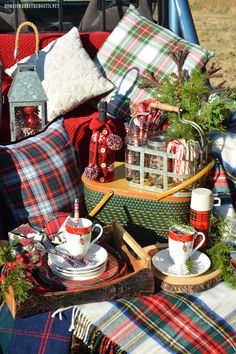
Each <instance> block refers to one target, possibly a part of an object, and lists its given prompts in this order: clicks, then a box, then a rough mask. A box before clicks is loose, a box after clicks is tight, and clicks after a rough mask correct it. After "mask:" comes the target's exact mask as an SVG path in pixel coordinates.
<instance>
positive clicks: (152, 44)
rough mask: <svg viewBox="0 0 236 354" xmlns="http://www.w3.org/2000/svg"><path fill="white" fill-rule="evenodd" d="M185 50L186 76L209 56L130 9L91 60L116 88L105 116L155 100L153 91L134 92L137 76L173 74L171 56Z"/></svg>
mask: <svg viewBox="0 0 236 354" xmlns="http://www.w3.org/2000/svg"><path fill="white" fill-rule="evenodd" d="M185 48H186V49H188V50H189V54H188V57H187V59H186V61H185V65H184V68H185V69H187V70H189V71H190V72H191V71H192V70H193V69H194V68H196V67H203V66H204V65H205V63H206V62H207V61H208V60H209V59H210V57H211V56H212V55H213V53H211V52H209V51H207V50H205V49H203V48H201V47H200V46H198V45H196V44H192V43H188V42H187V41H185V40H183V39H182V38H180V37H179V36H177V35H176V34H174V33H173V32H171V31H170V30H167V29H165V28H163V27H161V26H158V25H156V24H155V23H153V22H151V21H149V20H147V19H146V18H145V17H143V16H141V15H140V14H139V12H138V11H137V10H136V8H135V7H134V6H133V5H130V7H129V8H128V10H127V12H126V13H125V15H124V16H123V18H122V19H121V21H120V22H119V23H118V25H117V26H116V28H115V29H114V30H113V32H112V33H111V34H110V36H109V37H108V38H107V39H106V41H105V42H104V44H103V45H102V46H101V47H100V49H99V51H98V53H97V55H96V57H95V63H96V65H97V66H98V67H99V68H100V69H101V71H102V72H103V74H104V75H105V76H106V78H108V79H109V80H110V81H111V82H112V83H113V84H114V85H115V86H116V90H115V91H113V92H112V93H111V94H110V95H109V98H108V99H109V103H108V111H109V113H110V114H112V115H113V116H115V117H117V118H118V117H121V116H123V117H127V116H129V115H130V113H132V109H134V108H135V105H136V104H137V103H139V102H141V101H143V100H145V99H147V98H151V97H156V96H157V92H156V89H155V88H152V89H149V90H141V89H139V88H138V85H139V84H140V76H141V75H142V74H143V72H144V71H145V70H146V69H148V70H150V71H152V72H154V74H155V77H156V79H158V80H159V81H161V80H162V79H163V78H164V77H165V76H166V75H167V74H170V73H172V72H173V71H175V72H177V68H176V64H175V62H174V61H173V59H172V54H171V53H172V52H173V51H174V52H176V51H177V50H179V49H185Z"/></svg>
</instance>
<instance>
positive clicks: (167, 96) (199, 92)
mask: <svg viewBox="0 0 236 354" xmlns="http://www.w3.org/2000/svg"><path fill="white" fill-rule="evenodd" d="M172 56H173V60H174V62H175V64H176V68H177V74H176V73H172V74H170V75H168V76H166V77H165V78H164V79H163V80H162V81H161V82H159V81H158V80H157V79H156V78H155V76H154V73H150V72H149V74H148V75H147V73H146V78H145V77H143V81H144V85H143V87H145V88H149V87H150V88H152V87H156V88H157V97H158V100H159V101H160V102H161V103H166V104H169V105H173V106H178V107H180V108H181V111H182V112H181V116H182V118H184V120H187V121H188V120H189V121H194V122H196V123H197V124H198V125H199V126H200V127H201V128H202V130H203V132H204V134H205V135H206V136H207V135H208V133H211V132H224V131H226V125H225V124H226V123H227V120H228V119H229V117H230V114H231V111H232V110H236V103H235V99H236V95H235V92H234V89H230V88H227V87H225V86H224V84H225V81H223V82H221V83H220V84H219V85H218V86H217V87H212V86H211V85H210V82H209V80H210V79H211V78H213V77H220V76H222V75H221V74H219V73H218V71H219V70H220V69H221V68H219V67H216V65H215V63H213V64H212V65H211V66H209V68H208V69H207V70H206V71H205V72H202V71H200V70H198V69H195V70H193V72H192V73H191V75H190V76H189V75H188V73H187V72H186V70H185V69H184V63H185V60H186V58H187V52H186V53H184V52H181V51H180V53H172ZM165 117H166V121H167V123H168V125H169V128H168V130H167V132H166V135H167V136H168V137H169V138H170V139H182V138H184V139H186V140H192V139H193V140H199V134H198V132H197V131H196V129H195V128H193V127H192V126H191V125H188V124H186V123H183V122H181V121H180V120H179V118H178V115H177V114H176V113H173V112H165Z"/></svg>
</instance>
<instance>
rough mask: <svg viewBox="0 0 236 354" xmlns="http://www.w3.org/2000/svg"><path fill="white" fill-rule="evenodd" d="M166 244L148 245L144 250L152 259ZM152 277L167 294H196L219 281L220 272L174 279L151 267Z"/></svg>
mask: <svg viewBox="0 0 236 354" xmlns="http://www.w3.org/2000/svg"><path fill="white" fill-rule="evenodd" d="M167 247H168V245H167V244H157V245H150V246H147V247H145V248H144V250H145V251H146V252H147V254H148V255H149V256H150V257H151V258H152V257H153V256H154V255H155V254H156V253H157V252H158V251H161V250H162V249H163V248H167ZM152 271H153V274H154V277H155V278H156V279H157V280H158V281H159V282H160V286H161V288H162V289H163V290H165V291H166V292H169V293H196V292H200V291H204V290H207V289H210V288H211V287H213V286H214V285H215V284H217V283H219V282H220V281H221V270H220V269H217V270H212V269H211V268H210V269H209V270H208V271H207V272H205V273H203V274H201V275H198V276H196V277H175V276H171V275H165V274H163V273H161V272H160V271H159V270H157V269H156V268H155V267H154V266H153V265H152Z"/></svg>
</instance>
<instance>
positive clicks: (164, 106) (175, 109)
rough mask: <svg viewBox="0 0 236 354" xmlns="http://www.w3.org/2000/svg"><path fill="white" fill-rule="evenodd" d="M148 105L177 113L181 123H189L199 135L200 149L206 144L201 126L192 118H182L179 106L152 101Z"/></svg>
mask: <svg viewBox="0 0 236 354" xmlns="http://www.w3.org/2000/svg"><path fill="white" fill-rule="evenodd" d="M150 107H151V108H158V109H161V110H162V111H168V112H176V113H178V118H179V120H180V121H181V122H182V123H184V124H189V125H191V126H192V127H193V128H195V129H196V130H197V132H198V134H199V135H200V139H201V147H202V149H204V148H205V147H206V145H207V144H206V139H205V135H204V132H203V130H202V128H201V127H200V126H199V125H198V124H197V123H195V122H193V121H192V120H187V119H184V118H182V117H181V114H180V113H181V108H180V107H179V106H172V105H170V104H166V103H160V102H153V103H151V104H150Z"/></svg>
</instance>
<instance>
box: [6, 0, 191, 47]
mask: <svg viewBox="0 0 236 354" xmlns="http://www.w3.org/2000/svg"><path fill="white" fill-rule="evenodd" d="M130 4H133V5H134V6H136V7H137V8H138V9H141V10H144V11H143V12H144V13H143V14H144V15H145V7H146V10H147V11H146V13H147V12H148V13H149V14H150V19H151V20H153V21H154V22H156V23H158V24H160V25H161V26H163V27H166V28H169V29H171V30H172V31H174V32H175V33H176V34H178V35H180V36H182V37H183V38H185V39H187V40H189V41H191V42H195V43H198V38H197V34H196V31H195V27H194V24H193V21H192V16H191V12H190V8H189V5H188V1H187V0H130V1H126V0H96V1H94V0H90V1H89V0H82V1H79V0H40V1H39V0H0V33H15V32H16V29H17V27H18V25H19V24H20V23H22V22H24V21H30V22H33V23H34V24H35V25H36V26H37V28H38V30H39V31H40V32H56V31H60V32H66V31H68V30H69V29H70V28H72V27H73V26H76V27H78V28H79V29H80V30H82V31H83V30H84V29H83V25H82V23H83V20H84V17H85V16H87V17H88V12H89V10H90V16H91V10H92V11H94V16H98V15H101V18H102V19H101V22H102V23H101V30H103V31H110V30H111V29H112V28H108V26H107V23H108V19H109V20H111V18H110V17H111V15H110V14H112V11H113V10H114V11H116V12H117V14H116V17H117V16H118V17H119V18H121V17H122V15H123V14H124V12H125V10H126V9H127V7H128V6H129V5H130ZM106 19H107V22H106ZM116 19H117V18H116ZM87 22H89V18H88V19H87ZM114 22H115V21H114ZM115 25H116V23H114V27H115ZM87 28H88V27H86V30H88V29H87ZM25 30H26V31H27V27H26V29H25ZM28 30H30V28H29V29H28ZM94 30H96V29H94V28H93V27H92V26H91V29H89V31H94Z"/></svg>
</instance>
